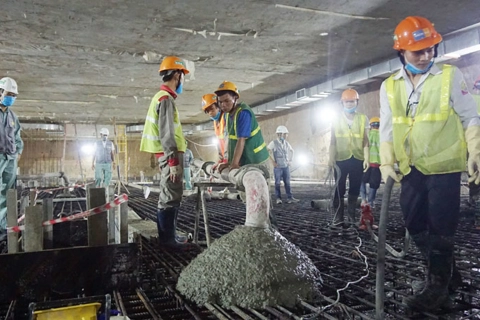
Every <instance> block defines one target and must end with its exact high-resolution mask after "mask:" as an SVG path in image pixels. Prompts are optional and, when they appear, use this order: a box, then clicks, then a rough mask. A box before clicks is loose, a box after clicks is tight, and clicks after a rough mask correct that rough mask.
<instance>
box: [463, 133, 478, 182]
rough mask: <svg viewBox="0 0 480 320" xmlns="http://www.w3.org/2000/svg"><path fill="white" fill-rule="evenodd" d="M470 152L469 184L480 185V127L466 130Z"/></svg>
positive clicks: (468, 165)
mask: <svg viewBox="0 0 480 320" xmlns="http://www.w3.org/2000/svg"><path fill="white" fill-rule="evenodd" d="M465 140H466V142H467V150H468V162H467V167H468V174H469V175H470V178H468V182H470V183H472V182H474V183H475V184H477V185H478V184H480V173H479V169H480V126H470V127H468V128H467V130H465Z"/></svg>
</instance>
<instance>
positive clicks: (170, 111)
mask: <svg viewBox="0 0 480 320" xmlns="http://www.w3.org/2000/svg"><path fill="white" fill-rule="evenodd" d="M157 112H158V135H159V137H160V143H161V144H162V147H163V152H164V155H165V156H166V157H167V161H168V166H169V167H170V180H171V181H172V182H180V181H181V179H182V175H183V172H182V165H183V163H180V160H179V159H178V148H177V142H176V141H175V124H174V122H173V117H174V114H175V107H174V105H173V100H172V99H171V98H169V97H168V96H164V97H162V98H161V99H160V101H159V104H158V107H157Z"/></svg>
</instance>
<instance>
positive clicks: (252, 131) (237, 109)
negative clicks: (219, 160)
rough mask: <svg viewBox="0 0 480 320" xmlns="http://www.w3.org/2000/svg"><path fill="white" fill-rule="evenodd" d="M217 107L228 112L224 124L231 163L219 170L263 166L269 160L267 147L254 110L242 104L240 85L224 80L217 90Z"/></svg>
mask: <svg viewBox="0 0 480 320" xmlns="http://www.w3.org/2000/svg"><path fill="white" fill-rule="evenodd" d="M215 94H216V95H217V99H218V104H219V105H220V108H221V109H222V111H223V112H225V113H228V115H226V119H225V125H226V128H227V133H228V163H223V164H220V165H219V166H218V169H219V171H221V170H223V169H224V168H226V167H228V166H229V167H230V169H236V168H239V167H240V166H243V165H246V164H262V163H264V162H265V161H267V160H268V158H269V155H268V151H267V148H266V147H267V145H266V144H265V141H264V140H263V136H262V131H261V130H260V126H259V125H258V122H257V119H256V118H255V114H254V113H253V111H252V109H250V107H249V106H248V105H247V104H246V103H244V102H239V101H238V100H239V99H240V94H239V92H238V89H237V86H236V85H235V84H234V83H233V82H230V81H224V82H222V83H221V84H220V86H219V87H218V89H217V90H216V91H215Z"/></svg>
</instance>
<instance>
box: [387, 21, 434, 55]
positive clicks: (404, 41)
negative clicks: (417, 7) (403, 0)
mask: <svg viewBox="0 0 480 320" xmlns="http://www.w3.org/2000/svg"><path fill="white" fill-rule="evenodd" d="M441 41H442V36H441V35H440V34H439V33H438V32H437V31H436V30H435V28H434V27H433V24H432V23H431V22H430V21H429V20H428V19H426V18H423V17H406V18H405V19H404V20H402V21H401V22H400V23H399V24H398V25H397V27H396V28H395V32H394V34H393V49H395V50H398V51H400V50H408V51H419V50H423V49H427V48H430V47H433V46H434V45H436V44H438V43H440V42H441Z"/></svg>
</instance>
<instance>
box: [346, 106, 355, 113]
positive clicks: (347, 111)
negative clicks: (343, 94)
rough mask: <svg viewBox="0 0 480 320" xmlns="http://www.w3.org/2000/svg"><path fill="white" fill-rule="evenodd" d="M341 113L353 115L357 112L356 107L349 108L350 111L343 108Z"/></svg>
mask: <svg viewBox="0 0 480 320" xmlns="http://www.w3.org/2000/svg"><path fill="white" fill-rule="evenodd" d="M343 111H345V112H346V113H355V111H357V107H354V108H351V109H348V108H346V107H343Z"/></svg>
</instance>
